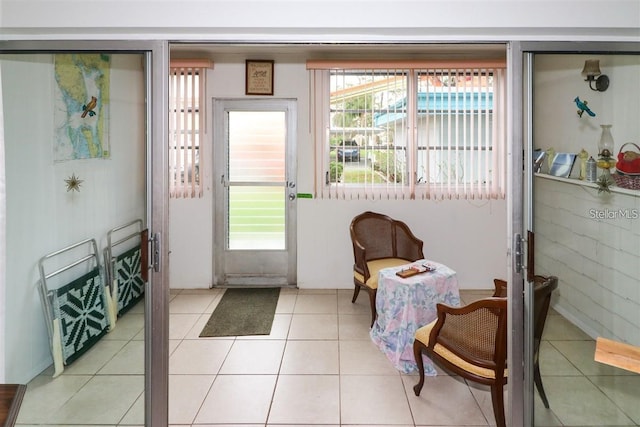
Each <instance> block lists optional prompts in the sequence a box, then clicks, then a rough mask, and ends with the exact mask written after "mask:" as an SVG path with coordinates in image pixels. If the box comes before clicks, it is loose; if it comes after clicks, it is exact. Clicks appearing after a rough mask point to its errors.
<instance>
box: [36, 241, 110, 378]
mask: <svg viewBox="0 0 640 427" xmlns="http://www.w3.org/2000/svg"><path fill="white" fill-rule="evenodd" d="M60 264H62V266H61V267H58V268H57V269H55V270H53V271H51V272H47V270H48V269H49V268H51V266H52V265H60ZM82 266H84V272H83V273H82V274H81V275H80V276H78V275H77V274H79V273H77V271H78V270H82V269H81V267H82ZM74 267H76V268H75V269H74ZM38 268H39V271H40V280H39V281H38V289H39V291H40V298H41V300H42V307H43V310H44V315H45V319H46V324H47V332H48V335H49V343H50V346H51V353H52V356H53V362H54V368H55V372H54V374H53V376H54V377H57V376H58V375H60V374H61V373H62V371H63V370H64V366H65V365H68V364H69V363H71V362H73V361H74V360H76V359H77V358H78V357H80V356H81V355H82V354H83V353H84V352H85V351H87V350H88V349H89V348H91V346H93V345H94V344H95V343H96V342H97V341H98V340H99V339H100V338H101V337H102V336H103V335H104V334H106V333H107V330H108V328H109V326H110V322H109V318H108V316H109V313H108V309H107V304H109V303H110V302H109V301H107V298H106V295H105V288H104V284H103V272H102V268H101V266H100V262H99V255H98V246H97V244H96V241H95V239H87V240H83V241H81V242H78V243H75V244H73V245H71V246H68V247H66V248H64V249H60V250H58V251H55V252H52V253H50V254H48V255H45V256H44V257H42V258H41V259H40V261H39V262H38ZM53 268H55V267H53ZM71 269H74V274H73V275H72V274H71V273H72V272H71V271H70V270H71ZM65 272H67V273H66V274H63V273H65ZM54 278H56V279H55V280H54ZM50 282H56V284H57V286H56V285H52V283H50ZM60 282H62V284H60Z"/></svg>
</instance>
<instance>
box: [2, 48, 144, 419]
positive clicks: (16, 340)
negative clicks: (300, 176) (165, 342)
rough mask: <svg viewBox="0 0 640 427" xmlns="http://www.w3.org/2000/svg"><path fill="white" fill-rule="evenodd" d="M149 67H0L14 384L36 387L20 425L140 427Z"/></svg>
mask: <svg viewBox="0 0 640 427" xmlns="http://www.w3.org/2000/svg"><path fill="white" fill-rule="evenodd" d="M144 63H145V58H144V55H143V54H133V53H132V54H106V53H102V52H82V53H74V52H65V53H56V54H51V53H25V54H13V53H12V54H2V55H0V70H1V73H2V74H1V76H0V79H1V95H0V96H1V99H2V112H1V114H2V116H3V118H4V141H3V143H4V151H5V165H4V173H5V176H6V266H7V268H6V272H3V274H5V277H6V300H5V301H6V306H5V307H3V308H2V309H3V310H4V311H5V313H6V325H7V327H6V330H5V332H4V339H5V349H7V350H8V351H6V354H5V373H6V381H5V382H9V383H22V384H27V385H28V387H27V392H26V395H25V397H24V401H23V404H22V407H21V410H20V413H19V416H18V424H24V425H40V424H55V425H83V426H91V425H118V424H119V423H123V422H124V423H126V424H135V425H142V424H144V421H145V416H144V397H143V394H144V393H143V392H144V385H145V377H144V301H143V299H144V283H143V282H142V281H141V278H140V265H141V264H140V253H139V252H137V250H138V248H139V246H140V231H141V229H142V228H144V227H146V224H145V223H146V218H147V206H146V200H147V194H146V175H145V174H146V170H147V168H146V143H145V138H146V132H145V123H146V118H145V111H146V108H145V99H146V98H145V86H146V85H145V73H144V66H143V64H144ZM83 242H84V243H83ZM43 272H44V273H43ZM41 296H42V298H41Z"/></svg>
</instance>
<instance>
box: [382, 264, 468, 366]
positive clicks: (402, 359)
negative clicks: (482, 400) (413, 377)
mask: <svg viewBox="0 0 640 427" xmlns="http://www.w3.org/2000/svg"><path fill="white" fill-rule="evenodd" d="M423 264H425V265H429V266H431V267H434V268H435V270H433V271H431V272H425V273H420V274H417V275H415V276H411V277H408V278H406V279H403V278H401V277H399V276H397V275H396V272H398V271H400V270H405V269H407V268H408V267H409V266H411V265H423ZM438 303H443V304H447V305H452V306H459V305H460V292H459V290H458V279H457V278H456V272H455V271H453V270H452V269H450V268H449V267H447V266H446V265H444V264H440V263H437V262H433V261H427V260H418V261H415V262H413V263H411V264H408V265H404V266H400V267H391V268H385V269H382V270H380V273H379V277H378V292H377V295H376V311H377V313H378V317H377V318H376V321H375V322H374V324H373V327H372V328H371V332H370V336H371V339H372V340H373V342H374V343H375V344H376V345H377V346H378V347H379V348H380V350H382V352H383V353H384V354H385V355H386V356H387V358H388V359H389V360H390V361H391V363H392V364H393V366H395V367H396V369H398V370H399V371H401V372H403V373H406V374H408V373H410V372H415V371H417V365H416V362H415V359H414V357H413V340H414V335H415V332H416V330H417V329H418V328H420V327H422V326H424V325H426V324H428V323H430V322H432V321H434V320H435V319H436V317H437V311H436V304H438ZM423 358H424V370H425V375H430V376H433V375H436V370H435V368H434V367H433V363H432V362H431V360H430V359H429V358H428V357H427V356H424V355H423Z"/></svg>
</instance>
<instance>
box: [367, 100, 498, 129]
mask: <svg viewBox="0 0 640 427" xmlns="http://www.w3.org/2000/svg"><path fill="white" fill-rule="evenodd" d="M427 98H428V99H427ZM406 105H407V100H406V98H405V99H402V100H401V101H398V102H397V103H396V104H395V105H392V106H390V107H389V111H390V112H389V113H382V114H378V115H376V116H375V117H374V122H373V123H374V125H375V126H382V125H385V124H387V123H392V122H395V121H397V120H401V119H404V118H406V117H407V113H406V112H405V111H403V110H405V109H406ZM427 106H428V108H427ZM487 108H488V109H493V92H488V93H487V92H429V93H426V92H419V93H418V114H424V113H426V112H427V111H430V112H433V113H436V112H442V111H478V110H486V109H487Z"/></svg>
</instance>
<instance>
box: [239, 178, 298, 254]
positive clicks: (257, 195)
mask: <svg viewBox="0 0 640 427" xmlns="http://www.w3.org/2000/svg"><path fill="white" fill-rule="evenodd" d="M285 208H286V203H285V188H284V187H257V186H249V187H232V188H230V189H229V235H228V241H229V247H228V249H259V250H260V249H262V250H268V249H274V250H278V249H280V250H282V249H285V242H286V240H285Z"/></svg>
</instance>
